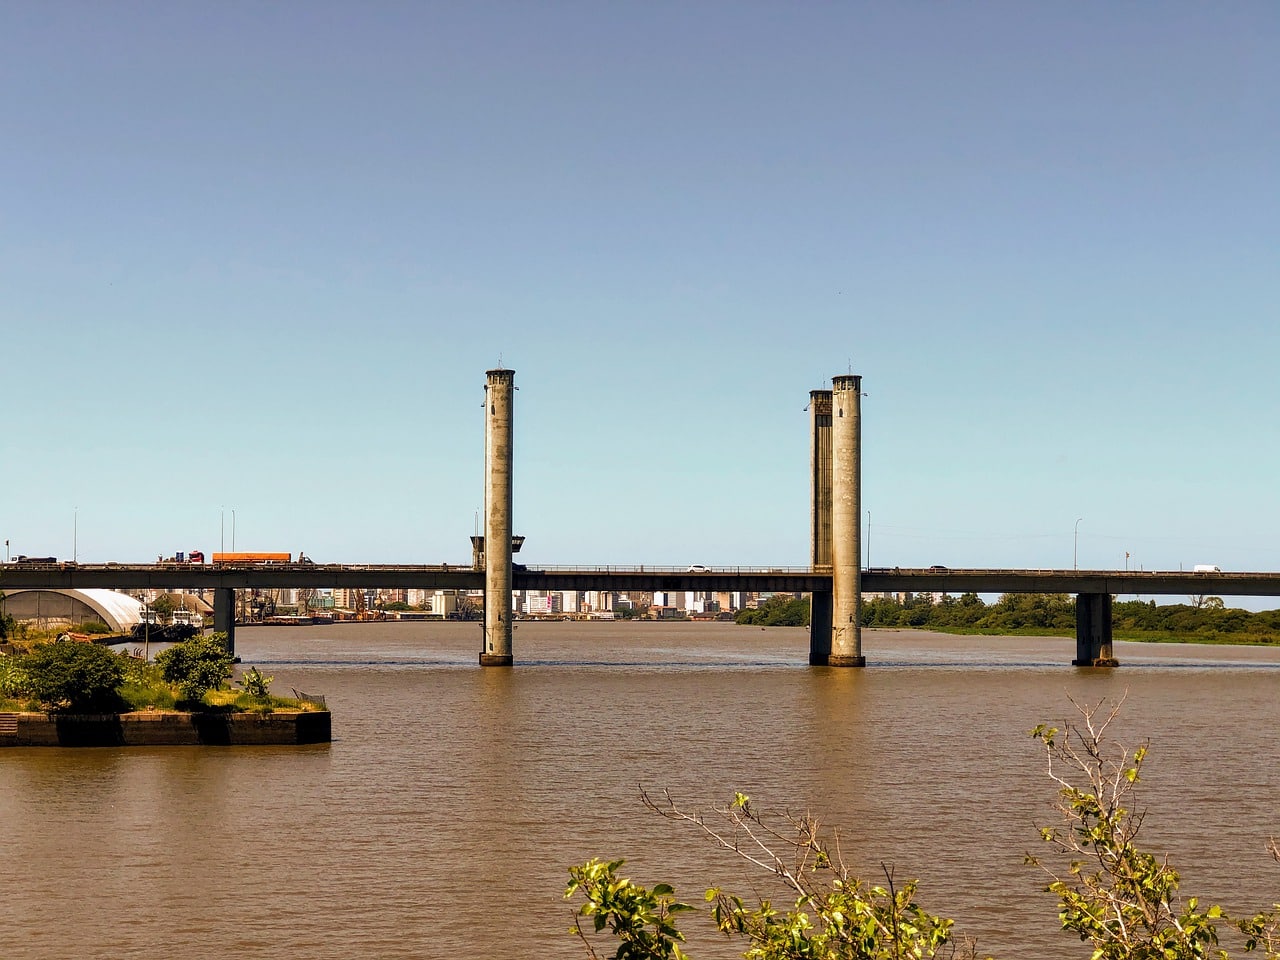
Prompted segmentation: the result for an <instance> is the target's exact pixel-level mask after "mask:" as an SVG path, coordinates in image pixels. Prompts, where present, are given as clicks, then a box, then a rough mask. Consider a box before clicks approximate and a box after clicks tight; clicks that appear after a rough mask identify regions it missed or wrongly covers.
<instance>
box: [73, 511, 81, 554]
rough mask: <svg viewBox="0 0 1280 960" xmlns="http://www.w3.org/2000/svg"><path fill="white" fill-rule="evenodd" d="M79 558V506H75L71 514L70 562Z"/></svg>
mask: <svg viewBox="0 0 1280 960" xmlns="http://www.w3.org/2000/svg"><path fill="white" fill-rule="evenodd" d="M79 559H80V508H79V507H76V508H75V511H74V513H72V515H71V562H72V563H76V562H77V561H78V560H79Z"/></svg>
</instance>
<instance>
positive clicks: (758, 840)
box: [565, 790, 973, 960]
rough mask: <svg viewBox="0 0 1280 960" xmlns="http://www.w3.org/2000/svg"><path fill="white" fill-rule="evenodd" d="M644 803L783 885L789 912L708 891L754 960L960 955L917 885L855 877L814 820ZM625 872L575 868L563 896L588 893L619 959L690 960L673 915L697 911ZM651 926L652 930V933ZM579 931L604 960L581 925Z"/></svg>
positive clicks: (733, 806) (739, 805)
mask: <svg viewBox="0 0 1280 960" xmlns="http://www.w3.org/2000/svg"><path fill="white" fill-rule="evenodd" d="M641 800H642V802H643V803H644V805H645V806H646V807H647V808H648V809H649V810H651V811H653V812H654V813H657V814H659V815H660V816H662V817H665V818H667V819H668V820H673V821H677V822H681V823H687V824H691V825H693V826H695V827H697V828H698V829H699V830H701V831H702V832H703V833H704V834H705V835H706V836H707V837H708V838H710V839H711V840H712V841H714V842H715V843H716V844H717V845H718V846H720V847H723V848H724V849H725V850H729V851H732V852H733V853H735V854H737V855H738V856H739V857H741V858H742V859H744V860H746V861H747V862H748V863H750V864H752V865H754V866H755V867H757V868H759V869H761V870H762V871H764V872H765V873H766V874H768V875H769V876H770V877H772V879H773V880H774V881H775V882H776V883H777V885H778V887H779V890H780V892H781V893H782V895H783V896H784V897H785V898H786V901H785V902H786V903H787V905H784V906H783V907H781V908H779V907H776V906H775V905H774V903H773V901H772V900H771V899H769V898H767V897H758V898H756V900H755V902H754V903H749V902H747V901H745V900H744V899H743V898H741V897H739V896H737V895H735V894H732V893H728V892H726V891H724V890H721V889H719V888H716V887H713V888H711V889H709V890H707V892H706V895H705V899H706V901H707V902H708V903H710V904H711V917H712V919H713V920H714V922H715V925H716V927H717V928H718V929H719V931H720V932H721V933H723V934H724V935H725V936H728V937H736V938H739V939H740V940H745V941H746V943H747V945H748V946H747V950H746V951H745V952H744V953H743V956H744V957H745V958H747V960H802V958H813V960H818V958H821V960H902V958H907V957H910V958H919V960H928V958H932V957H939V956H947V957H951V956H955V955H956V954H957V949H956V944H955V943H954V942H953V940H952V921H951V920H948V919H944V918H941V917H936V916H934V915H932V914H930V913H927V912H926V911H925V910H924V909H923V908H921V907H920V905H919V904H918V903H916V900H915V895H916V882H915V881H914V880H908V881H907V882H906V883H905V884H903V885H902V887H901V888H899V887H897V886H896V884H895V883H894V880H893V874H892V871H890V870H888V869H886V870H885V878H886V884H885V886H873V885H871V884H869V883H867V882H866V881H863V880H860V879H857V878H855V877H853V876H852V875H851V873H850V871H849V869H848V868H847V867H846V865H845V863H844V861H843V859H842V857H841V854H840V841H839V835H838V834H836V833H835V832H829V833H828V832H827V831H824V830H823V829H822V826H821V824H820V822H819V821H818V820H817V818H815V817H813V816H811V815H809V814H804V815H803V816H796V815H793V814H789V813H784V814H781V815H778V816H768V817H766V816H764V815H762V814H761V813H760V812H759V811H758V810H757V809H756V808H755V806H754V805H753V804H752V803H751V800H750V798H749V797H747V796H746V795H744V794H741V793H739V794H736V795H735V797H734V799H733V801H732V802H731V803H729V804H726V805H723V806H717V807H712V808H710V810H708V811H699V812H696V813H689V812H686V811H684V810H682V809H681V808H680V807H678V806H677V805H676V803H675V802H674V800H673V799H672V798H671V795H670V794H669V793H666V794H664V798H663V799H662V800H661V801H658V800H655V799H654V798H653V797H651V796H650V795H649V794H648V793H646V792H645V791H643V790H641ZM620 865H621V861H615V862H613V863H611V864H601V863H600V861H598V860H592V861H589V862H588V863H586V864H584V865H582V866H580V867H572V868H570V871H569V872H570V876H571V878H572V880H571V882H570V884H569V887H568V889H567V890H566V891H565V896H566V897H569V896H572V895H573V894H574V893H576V892H578V891H580V890H581V891H582V892H583V894H584V895H585V897H586V900H587V902H586V903H585V904H584V905H583V906H582V907H581V908H580V909H579V916H594V917H595V932H597V933H598V932H600V931H602V930H603V929H604V927H605V926H606V925H608V926H610V928H611V931H612V932H613V933H614V935H615V936H616V937H617V938H618V939H619V940H621V941H622V946H620V947H619V949H618V952H617V953H615V954H614V958H615V960H650V958H654V960H656V958H681V957H687V956H688V955H687V954H685V953H683V952H682V951H681V950H680V947H679V943H683V942H685V938H684V935H683V934H682V933H680V932H679V931H678V930H677V929H676V927H675V925H674V924H673V923H672V922H671V921H670V915H671V914H672V913H674V912H676V911H677V910H688V909H691V908H689V907H688V906H687V905H685V904H681V903H679V902H678V901H676V900H675V899H674V893H675V891H674V890H673V889H672V888H671V887H670V886H669V885H667V884H660V885H658V886H655V887H654V889H653V891H646V890H645V889H644V888H643V887H636V886H634V885H632V884H630V881H626V880H622V881H619V880H617V879H616V877H615V876H614V871H615V870H616V868H617V867H618V866H620ZM584 877H590V878H591V879H592V881H593V882H592V883H591V884H588V883H586V882H584V880H583V878H584ZM646 926H652V927H653V928H654V930H653V933H652V934H650V933H649V931H648V930H647V929H645V927H646ZM574 932H576V933H577V935H578V936H579V937H580V938H581V939H582V940H583V942H584V943H586V945H587V949H588V951H589V952H590V954H591V956H592V957H596V956H597V954H596V953H595V951H594V949H593V948H592V946H591V943H590V941H589V938H588V936H587V934H586V933H585V932H584V931H583V929H582V926H581V923H580V922H578V921H576V920H575V931H574ZM959 953H960V955H962V956H965V957H971V956H973V946H972V944H971V943H965V944H963V945H962V949H960V951H959Z"/></svg>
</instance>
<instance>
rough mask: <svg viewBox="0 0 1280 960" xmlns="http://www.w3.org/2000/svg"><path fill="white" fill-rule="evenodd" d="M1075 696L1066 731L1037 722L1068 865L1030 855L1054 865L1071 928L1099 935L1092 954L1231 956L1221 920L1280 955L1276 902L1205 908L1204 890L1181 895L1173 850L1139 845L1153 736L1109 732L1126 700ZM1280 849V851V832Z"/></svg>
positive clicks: (1110, 958)
mask: <svg viewBox="0 0 1280 960" xmlns="http://www.w3.org/2000/svg"><path fill="white" fill-rule="evenodd" d="M1072 703H1073V705H1074V706H1075V707H1076V710H1077V711H1078V712H1079V714H1080V718H1081V719H1080V721H1079V722H1078V723H1075V724H1070V725H1068V726H1067V728H1066V730H1065V731H1059V730H1058V729H1057V728H1055V727H1049V726H1046V725H1044V724H1041V725H1039V726H1037V727H1036V728H1035V729H1034V730H1032V731H1031V736H1032V737H1034V738H1036V739H1037V740H1039V741H1041V743H1043V744H1044V748H1045V752H1046V755H1047V758H1048V766H1049V776H1050V778H1051V779H1052V780H1053V781H1054V782H1055V783H1057V785H1058V802H1057V805H1056V806H1057V809H1058V811H1059V812H1060V813H1061V814H1062V824H1061V826H1058V827H1044V828H1042V829H1041V831H1040V836H1041V839H1042V840H1044V841H1045V843H1047V844H1048V845H1049V846H1050V848H1051V849H1052V850H1053V852H1054V854H1055V859H1056V860H1058V861H1059V862H1060V863H1062V864H1064V865H1065V870H1063V869H1062V867H1061V866H1059V867H1049V866H1046V865H1045V864H1044V863H1043V862H1042V861H1041V859H1040V858H1038V857H1035V856H1031V855H1028V856H1027V858H1026V859H1027V862H1028V863H1030V864H1033V865H1036V866H1039V867H1041V868H1042V869H1044V870H1045V872H1046V873H1047V875H1048V877H1049V884H1048V887H1047V888H1046V889H1047V890H1048V892H1050V893H1053V894H1055V895H1056V896H1057V897H1058V909H1059V913H1058V916H1059V919H1060V920H1061V921H1062V927H1063V929H1064V930H1070V931H1072V932H1074V933H1076V934H1078V935H1079V937H1080V939H1081V940H1083V941H1087V942H1088V943H1089V944H1091V945H1092V947H1093V954H1092V958H1091V960H1148V958H1151V960H1156V958H1161V960H1165V958H1167V960H1183V958H1186V960H1192V958H1199V957H1210V956H1217V957H1222V958H1225V957H1226V956H1227V954H1226V951H1224V950H1221V949H1217V947H1218V923H1219V922H1223V923H1229V924H1231V925H1232V926H1234V927H1238V928H1239V929H1240V930H1241V931H1242V932H1243V933H1244V934H1245V938H1246V939H1245V950H1246V951H1247V952H1248V951H1253V950H1255V949H1257V948H1258V947H1262V948H1263V949H1264V951H1265V953H1266V956H1267V957H1268V958H1269V960H1273V958H1276V957H1278V956H1280V954H1278V953H1277V949H1278V948H1280V935H1278V930H1280V919H1278V918H1277V914H1276V913H1275V912H1270V913H1260V914H1257V915H1256V916H1253V917H1249V918H1244V919H1239V920H1232V918H1230V917H1229V916H1228V915H1227V913H1226V912H1225V911H1224V910H1223V909H1222V907H1220V906H1218V905H1217V904H1213V905H1210V906H1209V907H1207V908H1205V909H1201V908H1200V902H1199V900H1198V899H1197V898H1196V897H1187V898H1185V899H1183V897H1182V896H1181V893H1180V886H1181V878H1180V877H1179V875H1178V872H1177V871H1176V870H1175V869H1174V868H1173V867H1172V866H1170V864H1169V859H1168V857H1167V856H1163V857H1157V856H1155V855H1153V854H1151V853H1148V852H1146V851H1145V850H1142V849H1140V848H1139V847H1138V845H1137V842H1136V841H1137V836H1138V833H1139V831H1140V830H1141V828H1142V824H1143V821H1144V819H1145V817H1146V812H1145V811H1135V810H1134V809H1132V804H1133V802H1134V800H1135V793H1136V789H1137V786H1138V784H1139V783H1140V782H1141V780H1142V765H1143V762H1144V761H1145V760H1146V757H1147V743H1145V742H1144V743H1142V744H1141V745H1139V746H1137V747H1136V748H1134V749H1133V750H1130V749H1129V748H1127V747H1125V746H1124V745H1123V744H1120V743H1118V742H1116V741H1113V740H1110V739H1108V728H1109V727H1110V726H1111V724H1112V723H1113V722H1114V721H1115V719H1116V716H1117V715H1118V714H1119V712H1120V707H1121V705H1122V704H1123V700H1121V701H1120V703H1117V704H1116V705H1115V706H1114V707H1112V708H1111V709H1110V710H1105V711H1104V704H1098V705H1097V706H1094V707H1088V706H1081V705H1080V704H1077V703H1075V701H1072ZM1271 850H1272V854H1273V856H1277V857H1280V851H1277V849H1276V846H1275V842H1274V841H1273V842H1272V844H1271ZM1276 910H1280V906H1277V908H1276Z"/></svg>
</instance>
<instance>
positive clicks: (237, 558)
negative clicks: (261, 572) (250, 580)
mask: <svg viewBox="0 0 1280 960" xmlns="http://www.w3.org/2000/svg"><path fill="white" fill-rule="evenodd" d="M292 559H293V554H291V553H215V554H214V555H213V562H214V563H288V562H289V561H291V560H292Z"/></svg>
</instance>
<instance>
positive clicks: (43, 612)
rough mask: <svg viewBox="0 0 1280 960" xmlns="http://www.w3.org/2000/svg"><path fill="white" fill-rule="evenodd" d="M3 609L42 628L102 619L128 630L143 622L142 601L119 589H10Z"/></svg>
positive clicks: (0, 603)
mask: <svg viewBox="0 0 1280 960" xmlns="http://www.w3.org/2000/svg"><path fill="white" fill-rule="evenodd" d="M0 613H7V614H8V615H9V616H11V617H13V618H14V619H15V620H21V621H23V622H25V623H32V624H34V625H35V627H36V628H37V629H42V630H43V629H48V628H50V627H60V626H73V625H75V624H77V623H86V622H89V621H94V620H98V621H101V622H102V623H105V624H106V625H107V626H108V627H110V628H111V629H112V631H114V632H117V633H127V632H128V631H130V630H132V629H133V627H134V624H137V623H141V622H142V602H141V601H139V600H135V599H134V598H133V597H131V596H129V595H128V594H124V593H117V592H116V591H115V590H7V591H5V595H4V599H2V600H0Z"/></svg>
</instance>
